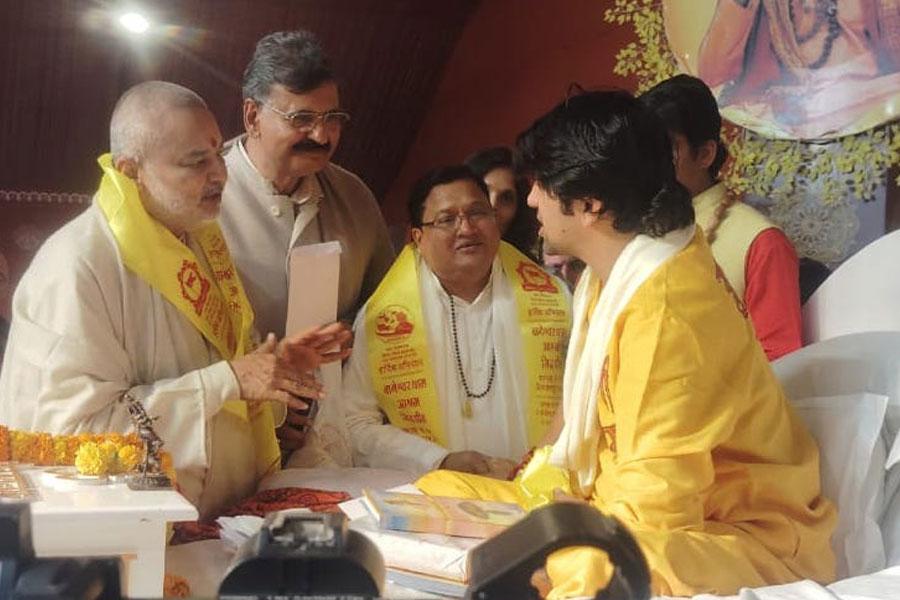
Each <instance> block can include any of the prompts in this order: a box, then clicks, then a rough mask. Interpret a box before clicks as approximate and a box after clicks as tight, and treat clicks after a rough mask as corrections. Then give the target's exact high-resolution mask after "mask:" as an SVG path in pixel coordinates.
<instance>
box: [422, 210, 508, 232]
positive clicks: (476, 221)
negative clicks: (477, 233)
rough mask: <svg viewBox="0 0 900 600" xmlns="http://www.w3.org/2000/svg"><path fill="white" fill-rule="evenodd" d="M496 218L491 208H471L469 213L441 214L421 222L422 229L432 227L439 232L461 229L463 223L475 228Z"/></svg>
mask: <svg viewBox="0 0 900 600" xmlns="http://www.w3.org/2000/svg"><path fill="white" fill-rule="evenodd" d="M496 217H497V213H495V212H494V209H493V208H473V209H472V210H470V211H469V212H459V213H456V214H449V213H447V214H442V215H440V216H438V217H436V218H435V219H434V220H432V221H428V222H423V223H422V225H421V226H422V227H434V228H435V229H440V230H441V231H455V230H457V229H459V228H460V227H462V224H463V221H466V222H467V223H468V224H469V225H472V226H473V227H477V226H479V225H483V224H484V223H487V222H488V221H493V220H494V219H495V218H496Z"/></svg>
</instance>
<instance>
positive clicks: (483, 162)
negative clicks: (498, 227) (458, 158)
mask: <svg viewBox="0 0 900 600" xmlns="http://www.w3.org/2000/svg"><path fill="white" fill-rule="evenodd" d="M465 164H466V166H468V167H469V168H470V169H472V171H473V172H474V173H475V174H476V175H478V176H479V177H481V178H482V179H483V178H484V177H485V176H486V175H487V174H488V173H490V172H491V171H493V170H494V169H510V170H513V172H515V166H514V161H513V152H512V150H511V149H510V148H507V147H506V146H494V147H492V148H485V149H483V150H479V151H478V152H475V153H474V154H471V155H470V156H469V157H468V158H466V160H465ZM515 186H516V214H515V215H513V218H512V221H510V223H509V227H508V228H507V229H506V233H504V234H503V240H504V241H506V242H509V243H510V244H512V245H513V246H515V247H516V248H517V249H518V250H519V251H520V252H522V253H523V254H526V255H527V256H529V257H531V258H532V259H534V247H535V245H536V244H537V239H538V229H539V228H540V225H539V224H538V221H537V215H535V211H534V209H533V208H531V207H530V206H528V204H527V200H528V191H529V189H530V188H529V185H528V180H527V179H525V178H524V177H522V176H520V175H518V174H516V177H515Z"/></svg>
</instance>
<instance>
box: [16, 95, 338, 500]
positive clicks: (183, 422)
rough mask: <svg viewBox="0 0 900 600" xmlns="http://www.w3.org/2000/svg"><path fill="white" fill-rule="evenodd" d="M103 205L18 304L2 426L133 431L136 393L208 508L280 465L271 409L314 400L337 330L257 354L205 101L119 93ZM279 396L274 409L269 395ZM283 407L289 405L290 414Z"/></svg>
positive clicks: (52, 254)
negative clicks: (131, 402) (225, 224)
mask: <svg viewBox="0 0 900 600" xmlns="http://www.w3.org/2000/svg"><path fill="white" fill-rule="evenodd" d="M110 148H111V155H104V156H102V157H100V159H99V163H100V166H101V168H102V171H103V178H102V180H101V183H100V187H99V190H98V191H97V194H96V195H95V197H94V202H93V204H92V205H91V206H90V207H89V208H88V209H87V210H86V211H85V212H84V213H83V214H81V215H80V216H79V217H77V218H76V219H74V220H73V221H71V222H70V223H68V224H67V225H65V226H64V227H62V228H61V229H60V230H59V231H58V232H56V233H55V234H54V235H53V236H52V237H51V238H50V239H48V240H47V242H46V243H45V244H44V246H43V247H42V248H41V249H40V251H39V252H38V254H37V256H36V257H35V258H34V261H33V262H32V264H31V266H30V267H29V269H28V271H27V272H26V273H25V275H24V276H23V278H22V280H21V282H20V284H19V286H18V288H17V290H16V293H15V296H14V298H13V309H12V325H11V330H10V336H9V343H8V346H7V351H6V355H5V357H4V362H3V368H2V374H0V423H2V424H4V425H7V426H9V427H12V428H16V429H22V430H31V431H44V432H49V433H64V434H74V433H80V432H93V433H104V432H126V431H128V430H130V429H131V423H130V419H129V414H128V411H127V409H126V407H125V406H124V405H122V404H121V403H120V402H119V400H121V399H122V397H123V395H124V394H126V393H128V394H130V395H131V396H132V397H133V398H135V399H137V400H139V401H141V402H142V403H143V404H144V405H145V407H146V409H147V412H148V413H149V415H150V416H151V417H154V418H157V419H158V420H157V421H156V422H155V424H154V428H155V430H156V432H157V433H158V434H159V436H160V437H161V438H162V440H163V442H164V444H165V449H166V450H168V451H169V452H170V453H171V455H172V458H173V465H174V467H175V469H176V473H177V478H178V484H179V487H180V489H181V490H182V492H183V493H184V494H185V496H186V497H187V498H188V499H189V500H191V501H192V502H193V503H194V504H196V505H197V506H198V508H199V509H200V514H201V517H203V516H208V515H210V514H214V513H215V512H217V511H218V510H219V509H221V508H223V507H224V506H225V505H227V504H229V503H231V502H234V501H236V500H238V499H240V498H242V497H244V496H246V495H248V494H252V493H253V492H254V491H255V487H256V483H257V482H258V480H259V478H260V477H261V476H262V475H264V474H265V473H266V472H268V471H269V470H272V469H276V468H278V465H279V451H278V444H277V441H276V438H275V430H274V425H275V422H274V415H273V409H277V408H278V407H280V406H282V405H290V406H295V407H297V408H303V407H305V403H303V401H301V400H300V399H299V396H308V395H310V394H313V395H314V394H316V393H317V390H316V389H315V383H314V380H313V379H312V376H311V374H310V371H311V369H314V368H316V367H317V366H318V365H319V364H320V363H321V362H322V361H323V360H329V359H336V358H338V356H336V355H335V354H338V353H331V354H329V353H327V352H326V351H325V350H324V348H325V347H329V348H330V347H332V345H333V344H334V343H335V341H338V340H342V339H344V338H348V337H349V332H347V331H342V330H341V329H340V328H338V327H334V326H332V327H329V328H322V329H320V330H317V331H315V332H313V333H311V334H308V335H306V336H298V337H296V338H292V339H286V340H282V341H281V342H280V343H277V344H276V341H275V339H274V337H273V336H270V337H269V338H268V339H266V341H265V342H264V343H263V345H262V346H260V347H259V348H258V349H256V350H255V351H253V352H249V351H250V349H251V348H252V342H251V337H252V333H251V332H252V327H253V311H252V310H251V309H250V307H249V303H248V301H247V298H246V296H245V294H244V291H243V287H242V286H241V283H240V280H239V279H238V278H237V276H236V275H235V269H234V267H233V265H232V264H231V258H230V255H229V253H228V248H227V246H226V245H225V242H224V240H223V238H222V236H221V232H220V231H219V228H218V225H216V222H215V218H216V215H217V214H218V211H219V204H220V202H221V194H222V187H223V186H224V183H225V177H226V173H225V165H224V163H223V160H222V157H221V148H222V137H221V134H220V133H219V128H218V126H217V124H216V121H215V118H214V117H213V115H212V113H210V112H209V110H208V109H207V107H206V104H205V103H204V102H203V100H202V99H201V98H200V97H199V96H197V94H195V93H194V92H192V91H190V90H188V89H186V88H183V87H181V86H178V85H175V84H171V83H166V82H160V81H153V82H145V83H142V84H139V85H137V86H135V87H133V88H131V89H130V90H128V91H127V92H125V94H124V95H123V96H122V98H121V99H120V100H119V102H118V103H117V104H116V108H115V110H114V111H113V115H112V119H111V122H110ZM272 400H274V401H279V404H277V405H275V403H270V402H267V401H272ZM281 412H282V413H283V411H281Z"/></svg>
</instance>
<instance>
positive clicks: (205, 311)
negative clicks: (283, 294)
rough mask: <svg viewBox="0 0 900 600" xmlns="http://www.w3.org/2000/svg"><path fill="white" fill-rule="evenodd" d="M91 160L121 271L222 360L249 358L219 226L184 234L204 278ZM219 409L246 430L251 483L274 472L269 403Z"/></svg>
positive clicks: (246, 317)
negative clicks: (252, 461) (154, 294)
mask: <svg viewBox="0 0 900 600" xmlns="http://www.w3.org/2000/svg"><path fill="white" fill-rule="evenodd" d="M97 162H98V163H100V167H101V168H102V169H103V179H102V180H101V181H100V189H99V191H98V192H97V203H98V204H99V206H100V208H101V210H102V212H103V215H104V216H105V217H106V221H107V223H109V227H110V229H111V230H112V233H113V236H114V237H115V238H116V243H117V245H118V246H119V251H120V252H121V253H122V259H123V261H124V262H125V266H126V267H128V269H130V270H131V271H132V272H133V273H135V274H136V275H137V276H138V277H140V278H141V279H143V280H144V281H145V282H147V284H149V285H150V286H151V287H153V288H154V289H156V290H157V291H159V293H160V294H162V295H163V297H164V298H165V299H166V300H168V301H169V302H171V303H172V304H173V305H174V306H175V307H176V308H178V310H179V311H181V313H182V314H183V315H184V316H185V317H187V319H188V320H189V321H190V322H191V323H192V324H193V325H194V327H196V328H197V330H198V331H199V332H200V333H201V334H203V337H204V338H206V340H207V341H208V342H209V343H210V344H212V345H213V346H214V347H215V348H216V350H218V352H219V354H220V355H221V356H222V358H223V359H225V360H234V359H236V358H240V357H241V356H243V355H244V354H246V353H247V352H249V351H250V350H251V344H252V342H251V339H250V331H251V328H252V326H253V309H252V308H251V307H250V303H249V301H248V300H247V296H246V294H245V293H244V288H243V286H242V285H241V281H240V279H239V278H238V275H237V271H236V269H235V267H234V265H233V264H232V262H231V255H230V253H229V252H228V246H227V245H226V244H225V239H224V238H223V237H222V232H221V231H220V230H219V226H218V225H217V224H216V223H215V222H211V223H208V224H206V225H204V226H202V227H201V228H200V229H198V230H197V231H194V232H192V234H191V235H192V236H193V238H194V239H195V240H196V242H197V244H198V245H199V246H200V248H201V249H202V250H203V254H204V256H205V258H206V261H207V263H208V264H209V268H210V269H212V273H208V272H207V269H206V267H205V265H204V264H203V262H202V261H199V260H197V256H196V255H195V254H194V252H193V251H192V250H191V249H190V248H188V247H187V246H186V245H185V244H183V243H182V242H181V241H180V240H179V239H178V238H177V237H175V235H173V234H172V233H171V232H170V231H169V230H168V229H166V228H165V227H163V226H162V225H161V224H160V223H159V222H157V221H156V220H155V219H153V218H152V217H151V216H150V215H149V214H148V213H147V211H146V210H145V209H144V205H143V204H142V203H141V199H140V193H139V191H138V188H137V185H136V184H135V182H134V180H132V179H130V178H129V177H127V176H125V175H123V174H122V173H120V172H119V171H117V170H116V169H115V168H114V167H113V165H112V158H111V156H110V155H109V154H104V155H103V156H101V157H100V158H99V159H98V160H97ZM224 410H227V411H229V412H231V413H233V414H235V415H236V416H238V417H239V418H241V419H243V420H244V421H246V422H248V424H249V426H250V428H251V431H252V435H253V441H254V446H255V450H256V471H257V477H262V476H263V475H265V474H267V473H269V472H271V471H274V470H277V469H278V467H279V466H280V452H279V449H278V440H277V439H276V437H275V422H274V418H273V416H272V411H271V408H270V407H269V406H268V404H264V405H263V406H262V407H261V409H260V410H258V411H254V413H253V414H252V415H251V414H249V413H248V410H247V404H246V403H245V402H243V401H241V400H231V401H228V402H226V403H225V406H224Z"/></svg>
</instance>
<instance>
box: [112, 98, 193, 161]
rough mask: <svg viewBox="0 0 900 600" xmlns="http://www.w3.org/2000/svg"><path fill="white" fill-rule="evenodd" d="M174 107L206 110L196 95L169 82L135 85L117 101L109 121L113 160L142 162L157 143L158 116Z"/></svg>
mask: <svg viewBox="0 0 900 600" xmlns="http://www.w3.org/2000/svg"><path fill="white" fill-rule="evenodd" d="M173 108H203V109H207V106H206V102H204V100H203V98H201V97H200V96H199V95H198V94H197V93H196V92H194V91H192V90H189V89H188V88H186V87H184V86H181V85H178V84H176V83H169V82H168V81H145V82H143V83H139V84H137V85H135V86H132V87H131V88H129V89H128V90H126V91H125V93H124V94H122V96H121V97H120V98H119V101H118V102H116V107H115V108H114V109H113V114H112V117H111V118H110V120H109V150H110V152H111V153H112V157H113V160H114V161H115V160H116V159H118V158H133V159H136V160H137V159H140V158H142V157H143V156H144V155H146V153H147V150H148V149H149V148H150V147H151V146H152V145H153V144H154V143H155V142H156V141H157V131H158V127H157V125H158V122H159V117H160V116H161V115H162V114H163V113H164V112H166V111H168V110H171V109H173Z"/></svg>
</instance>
